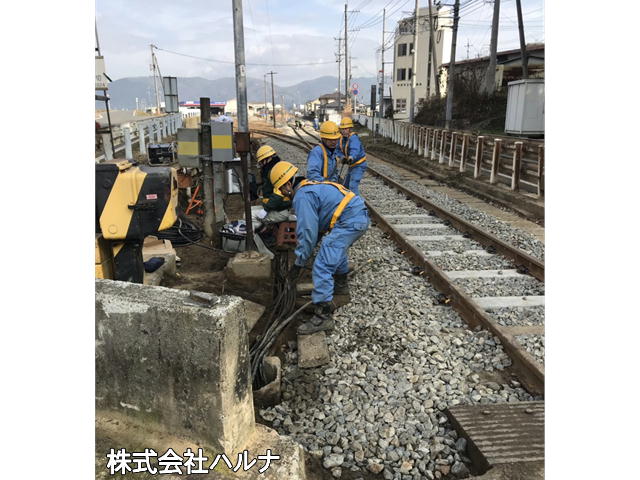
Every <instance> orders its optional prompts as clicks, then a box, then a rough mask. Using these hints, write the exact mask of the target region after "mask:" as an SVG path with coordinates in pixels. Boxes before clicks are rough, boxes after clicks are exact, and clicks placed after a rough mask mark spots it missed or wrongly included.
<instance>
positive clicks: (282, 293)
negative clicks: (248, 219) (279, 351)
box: [249, 252, 311, 390]
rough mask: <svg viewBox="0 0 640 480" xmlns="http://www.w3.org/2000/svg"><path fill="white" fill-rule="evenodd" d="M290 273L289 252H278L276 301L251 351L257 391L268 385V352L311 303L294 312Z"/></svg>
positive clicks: (294, 296) (294, 287) (253, 375)
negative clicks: (265, 367) (264, 362)
mask: <svg viewBox="0 0 640 480" xmlns="http://www.w3.org/2000/svg"><path fill="white" fill-rule="evenodd" d="M288 273H289V256H288V252H278V254H277V255H276V260H275V280H274V283H275V297H274V298H275V299H274V301H273V304H272V307H271V313H270V314H269V318H268V319H267V327H266V329H265V332H264V333H263V334H262V335H260V336H258V337H257V338H256V340H255V342H254V344H253V345H252V346H251V349H250V351H249V353H250V355H251V377H252V378H253V387H254V388H255V389H256V390H257V389H259V388H260V387H262V386H264V385H266V384H267V381H266V379H265V376H264V372H263V370H262V364H263V361H264V357H265V356H266V354H267V352H268V351H269V350H270V349H271V346H272V345H273V343H274V342H275V341H276V339H277V338H278V335H280V333H281V332H282V330H284V328H285V327H286V326H287V325H288V324H289V323H290V322H291V320H293V319H294V318H295V317H296V316H297V315H298V314H299V313H300V312H301V311H302V310H304V309H305V308H306V307H307V305H309V304H310V303H311V302H308V303H307V304H306V305H304V306H302V307H301V308H299V309H298V310H296V311H295V312H293V309H294V307H295V305H296V293H297V292H296V283H295V282H291V281H290V279H289V276H288ZM291 312H293V314H292V313H291Z"/></svg>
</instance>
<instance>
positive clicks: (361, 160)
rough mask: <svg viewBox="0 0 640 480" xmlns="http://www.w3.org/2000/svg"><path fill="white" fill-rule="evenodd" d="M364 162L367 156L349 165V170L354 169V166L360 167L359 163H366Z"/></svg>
mask: <svg viewBox="0 0 640 480" xmlns="http://www.w3.org/2000/svg"><path fill="white" fill-rule="evenodd" d="M366 161H367V156H366V155H365V156H364V157H362V158H361V159H360V160H358V161H357V162H355V163H354V164H352V165H349V168H351V167H355V166H356V165H360V164H361V163H363V162H366Z"/></svg>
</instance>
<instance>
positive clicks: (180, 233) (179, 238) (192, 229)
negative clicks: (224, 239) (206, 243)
mask: <svg viewBox="0 0 640 480" xmlns="http://www.w3.org/2000/svg"><path fill="white" fill-rule="evenodd" d="M156 237H158V238H159V239H160V240H170V241H171V244H172V245H173V246H174V247H185V246H187V245H192V244H197V243H198V242H199V241H200V240H201V239H202V230H201V229H199V228H198V227H196V226H195V225H194V224H193V223H191V222H190V221H189V220H187V219H186V218H185V217H183V216H182V215H180V216H178V220H176V223H174V224H173V227H170V228H167V229H166V230H163V231H161V232H158V233H157V234H156Z"/></svg>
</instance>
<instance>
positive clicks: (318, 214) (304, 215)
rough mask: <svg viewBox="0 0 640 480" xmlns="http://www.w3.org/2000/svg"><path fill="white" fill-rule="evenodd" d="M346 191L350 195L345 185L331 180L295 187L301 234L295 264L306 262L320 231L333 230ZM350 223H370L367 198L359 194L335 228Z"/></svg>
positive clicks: (294, 207) (297, 230)
mask: <svg viewBox="0 0 640 480" xmlns="http://www.w3.org/2000/svg"><path fill="white" fill-rule="evenodd" d="M340 187H342V185H340ZM343 192H347V194H351V192H350V191H349V190H347V189H345V188H344V187H342V191H341V189H339V188H338V187H336V186H334V185H331V184H330V183H319V184H312V185H305V186H302V187H298V189H297V190H296V193H295V195H294V197H293V209H294V210H295V214H296V217H297V225H296V236H297V237H298V246H297V247H296V250H295V254H296V261H295V264H296V265H301V266H302V265H304V264H305V263H306V262H307V260H308V259H309V257H310V256H311V254H312V253H313V249H314V247H315V246H316V243H318V236H319V234H320V233H321V232H326V231H328V230H330V224H331V220H332V217H333V216H334V213H335V212H336V210H337V209H338V206H339V205H340V203H341V202H342V201H343V199H344V198H345V194H344V193H343ZM349 222H362V223H367V222H368V212H367V207H366V206H365V204H364V200H362V198H360V197H359V196H357V195H355V196H353V198H351V200H350V201H349V203H348V204H347V205H346V206H345V207H344V210H343V211H342V213H341V214H340V216H339V217H338V218H337V219H336V222H335V224H334V226H333V228H340V227H341V226H342V225H347V224H349Z"/></svg>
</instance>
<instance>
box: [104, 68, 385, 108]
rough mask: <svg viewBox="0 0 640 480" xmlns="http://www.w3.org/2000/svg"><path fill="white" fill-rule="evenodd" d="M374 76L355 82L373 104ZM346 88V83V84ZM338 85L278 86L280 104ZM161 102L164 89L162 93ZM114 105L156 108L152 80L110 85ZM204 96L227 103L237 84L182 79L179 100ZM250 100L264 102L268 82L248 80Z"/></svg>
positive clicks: (333, 80)
mask: <svg viewBox="0 0 640 480" xmlns="http://www.w3.org/2000/svg"><path fill="white" fill-rule="evenodd" d="M375 82H376V79H375V78H374V77H369V78H366V77H365V78H356V79H354V80H353V82H352V83H357V84H358V87H359V93H358V101H361V102H365V103H369V101H370V100H369V98H370V95H371V93H370V92H371V85H373V84H375ZM343 85H344V83H343ZM337 86H338V77H331V76H325V77H318V78H315V79H313V80H305V81H304V82H300V83H297V84H295V85H291V86H289V87H280V86H278V85H277V84H276V85H275V96H276V103H277V104H279V103H282V96H284V103H285V105H286V107H287V108H291V107H292V106H293V104H294V103H295V104H296V105H300V104H303V103H305V102H308V101H309V100H313V99H315V98H318V97H319V96H320V95H323V94H325V93H332V92H335V90H336V88H337ZM160 95H161V99H160V100H161V101H164V98H163V97H162V90H160ZM109 96H110V98H111V103H110V106H111V108H113V109H133V108H136V98H138V99H139V102H140V106H142V104H144V105H146V106H152V105H155V103H156V101H155V93H154V90H153V82H152V80H151V77H126V78H121V79H118V80H115V81H114V82H112V83H110V84H109ZM200 97H209V98H210V99H211V101H212V102H213V101H222V102H226V101H228V100H231V99H233V98H235V97H236V81H235V78H233V77H227V78H218V79H216V80H208V79H206V78H201V77H178V100H179V101H181V102H183V101H186V100H198V99H199V98H200ZM247 98H248V101H249V102H252V103H254V102H255V103H257V102H260V103H261V102H264V81H263V80H262V79H256V78H247ZM267 102H271V84H270V83H269V82H267ZM103 105H104V104H103V103H102V102H96V108H103Z"/></svg>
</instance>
